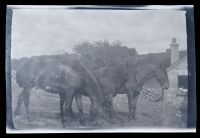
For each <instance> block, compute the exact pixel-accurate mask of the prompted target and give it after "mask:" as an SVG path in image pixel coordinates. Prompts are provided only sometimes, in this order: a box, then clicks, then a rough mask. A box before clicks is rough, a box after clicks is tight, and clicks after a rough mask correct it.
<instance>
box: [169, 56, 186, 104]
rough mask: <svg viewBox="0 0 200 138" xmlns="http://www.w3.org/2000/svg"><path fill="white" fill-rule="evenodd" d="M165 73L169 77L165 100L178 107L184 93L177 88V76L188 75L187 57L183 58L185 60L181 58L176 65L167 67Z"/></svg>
mask: <svg viewBox="0 0 200 138" xmlns="http://www.w3.org/2000/svg"><path fill="white" fill-rule="evenodd" d="M167 73H168V77H169V82H170V87H169V89H168V90H167V91H166V98H167V99H166V100H167V101H169V102H172V104H173V105H174V106H176V107H179V106H180V103H181V102H182V100H183V98H184V94H181V93H183V92H181V91H180V90H179V88H178V76H179V75H186V76H187V75H188V64H187V58H185V60H183V61H182V62H181V63H180V64H178V65H177V66H174V67H173V68H171V69H169V70H168V72H167Z"/></svg>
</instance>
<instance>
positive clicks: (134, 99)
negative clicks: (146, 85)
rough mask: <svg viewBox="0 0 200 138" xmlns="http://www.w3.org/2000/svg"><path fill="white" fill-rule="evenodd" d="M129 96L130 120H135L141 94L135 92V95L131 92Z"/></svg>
mask: <svg viewBox="0 0 200 138" xmlns="http://www.w3.org/2000/svg"><path fill="white" fill-rule="evenodd" d="M127 96H128V105H129V120H134V119H135V110H136V104H137V100H138V97H139V92H135V93H132V92H130V93H128V95H127Z"/></svg>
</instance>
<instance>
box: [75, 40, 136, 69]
mask: <svg viewBox="0 0 200 138" xmlns="http://www.w3.org/2000/svg"><path fill="white" fill-rule="evenodd" d="M74 50H75V51H76V53H77V54H78V55H79V57H80V59H81V60H82V62H84V63H85V64H86V65H87V66H88V68H90V69H92V70H96V69H99V68H101V67H103V66H108V65H110V64H113V63H122V62H124V60H126V59H128V58H132V59H134V58H135V57H136V55H137V52H136V50H135V48H128V47H126V46H124V45H123V44H122V43H121V42H120V41H119V40H117V41H114V42H112V43H110V42H109V41H108V40H103V41H95V42H89V41H84V42H82V43H80V44H77V45H76V46H75V47H74Z"/></svg>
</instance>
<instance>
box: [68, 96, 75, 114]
mask: <svg viewBox="0 0 200 138" xmlns="http://www.w3.org/2000/svg"><path fill="white" fill-rule="evenodd" d="M72 103H73V99H72V102H71V105H70V108H69V116H70V117H71V118H74V113H73V110H72Z"/></svg>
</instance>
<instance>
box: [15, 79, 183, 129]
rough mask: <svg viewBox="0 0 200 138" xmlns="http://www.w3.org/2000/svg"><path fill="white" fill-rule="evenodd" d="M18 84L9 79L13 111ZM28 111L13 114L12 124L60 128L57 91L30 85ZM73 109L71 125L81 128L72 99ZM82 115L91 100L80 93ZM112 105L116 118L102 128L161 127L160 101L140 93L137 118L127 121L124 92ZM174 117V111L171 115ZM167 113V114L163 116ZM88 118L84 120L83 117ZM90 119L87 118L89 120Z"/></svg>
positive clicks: (27, 127) (161, 108) (18, 91)
mask: <svg viewBox="0 0 200 138" xmlns="http://www.w3.org/2000/svg"><path fill="white" fill-rule="evenodd" d="M20 91H21V88H19V87H18V85H17V84H16V83H15V82H14V81H13V82H12V96H13V97H12V99H13V111H14V109H15V108H16V104H17V98H18V95H19V94H20ZM29 107H30V111H31V116H30V119H29V120H28V119H27V118H26V114H25V109H24V106H22V108H21V114H20V116H18V117H16V116H14V115H13V119H14V125H15V127H16V128H18V129H36V128H37V129H38V128H41V129H42V128H45V129H63V127H62V125H61V123H60V115H59V110H60V109H59V96H58V95H57V94H51V93H47V92H45V91H43V90H40V89H37V90H36V89H32V91H31V96H30V105H29ZM72 107H73V111H74V112H75V116H76V117H75V119H72V120H71V124H70V128H76V129H83V128H87V127H88V126H87V127H83V126H81V125H80V123H79V121H78V118H77V114H78V113H77V107H76V104H75V101H73V104H72ZM83 109H84V112H85V114H84V117H85V119H86V120H89V109H90V101H89V98H88V97H84V96H83ZM114 109H115V115H116V119H115V121H114V123H113V124H109V123H106V122H102V126H100V127H102V128H117V127H151V128H152V127H156V128H157V127H163V123H164V121H163V120H164V119H165V118H164V117H163V103H162V101H160V102H153V101H149V100H147V99H144V98H142V97H139V99H138V103H137V108H136V119H135V120H134V121H131V122H130V121H128V101H127V97H126V95H117V96H116V97H115V98H114ZM171 116H172V117H174V114H172V115H170V117H171ZM165 117H166V116H165ZM175 120H176V122H175V125H174V127H182V125H180V124H181V123H182V122H181V121H180V119H179V120H178V119H177V118H175ZM86 122H87V121H86ZM88 123H89V121H88Z"/></svg>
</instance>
